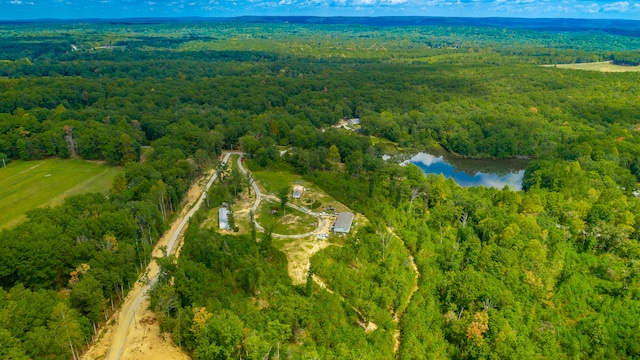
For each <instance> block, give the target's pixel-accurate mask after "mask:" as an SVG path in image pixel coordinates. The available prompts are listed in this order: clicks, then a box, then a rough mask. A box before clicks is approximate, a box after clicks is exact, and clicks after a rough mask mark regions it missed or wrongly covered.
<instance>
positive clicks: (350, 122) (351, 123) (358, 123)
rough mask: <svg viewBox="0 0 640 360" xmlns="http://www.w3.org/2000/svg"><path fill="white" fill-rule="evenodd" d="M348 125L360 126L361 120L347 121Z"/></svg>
mask: <svg viewBox="0 0 640 360" xmlns="http://www.w3.org/2000/svg"><path fill="white" fill-rule="evenodd" d="M347 124H349V125H360V119H359V118H354V119H349V120H347Z"/></svg>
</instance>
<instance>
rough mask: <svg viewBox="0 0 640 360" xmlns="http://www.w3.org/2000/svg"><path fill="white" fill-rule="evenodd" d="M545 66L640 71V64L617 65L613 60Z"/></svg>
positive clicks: (608, 70)
mask: <svg viewBox="0 0 640 360" xmlns="http://www.w3.org/2000/svg"><path fill="white" fill-rule="evenodd" d="M542 66H544V67H556V68H560V69H575V70H591V71H601V72H637V71H640V66H626V65H616V64H614V63H613V61H601V62H593V63H580V64H557V65H542Z"/></svg>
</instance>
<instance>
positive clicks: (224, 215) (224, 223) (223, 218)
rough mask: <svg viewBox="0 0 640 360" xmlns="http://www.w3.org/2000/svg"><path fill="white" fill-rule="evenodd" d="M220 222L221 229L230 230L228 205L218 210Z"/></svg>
mask: <svg viewBox="0 0 640 360" xmlns="http://www.w3.org/2000/svg"><path fill="white" fill-rule="evenodd" d="M218 223H219V226H220V230H229V210H228V209H227V208H226V207H221V208H220V209H219V210H218Z"/></svg>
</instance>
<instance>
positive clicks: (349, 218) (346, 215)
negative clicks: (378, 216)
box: [333, 212, 353, 234]
mask: <svg viewBox="0 0 640 360" xmlns="http://www.w3.org/2000/svg"><path fill="white" fill-rule="evenodd" d="M352 223H353V213H352V212H341V213H338V218H337V219H336V222H335V223H334V224H333V232H336V233H343V234H347V233H349V231H351V224H352Z"/></svg>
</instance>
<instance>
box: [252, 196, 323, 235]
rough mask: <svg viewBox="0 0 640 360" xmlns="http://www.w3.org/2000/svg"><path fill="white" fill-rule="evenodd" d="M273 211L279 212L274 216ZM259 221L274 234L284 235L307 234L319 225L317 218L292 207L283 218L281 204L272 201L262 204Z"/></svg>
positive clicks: (288, 208)
mask: <svg viewBox="0 0 640 360" xmlns="http://www.w3.org/2000/svg"><path fill="white" fill-rule="evenodd" d="M271 209H277V210H278V211H277V212H276V213H275V214H272V213H271ZM257 220H258V223H260V225H262V227H264V228H265V229H269V228H272V229H273V232H274V233H276V234H283V235H297V234H305V233H308V232H311V231H313V230H315V229H316V227H317V225H318V220H317V219H316V218H315V217H313V216H311V215H307V214H305V213H303V212H301V211H298V210H295V209H292V208H290V207H287V214H286V215H284V216H283V212H282V210H280V204H277V203H275V202H272V201H265V202H264V203H261V204H260V208H259V209H258V216H257Z"/></svg>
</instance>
